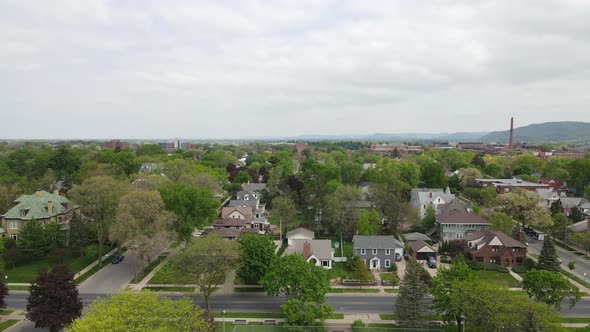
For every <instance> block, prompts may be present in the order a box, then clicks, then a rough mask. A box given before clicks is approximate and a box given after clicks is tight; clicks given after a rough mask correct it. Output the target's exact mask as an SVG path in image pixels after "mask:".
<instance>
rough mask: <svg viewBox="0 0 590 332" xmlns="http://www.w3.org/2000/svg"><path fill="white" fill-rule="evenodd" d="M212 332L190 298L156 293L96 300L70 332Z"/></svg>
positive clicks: (209, 323) (199, 309)
mask: <svg viewBox="0 0 590 332" xmlns="http://www.w3.org/2000/svg"><path fill="white" fill-rule="evenodd" d="M107 330H108V331H112V332H143V331H195V332H210V331H212V330H213V326H212V323H211V322H210V321H209V320H208V319H207V318H206V317H205V315H204V312H203V310H201V308H199V307H198V306H197V305H195V304H194V303H193V302H192V300H191V299H190V298H188V297H184V298H181V299H178V300H172V299H170V298H167V297H163V296H160V295H158V294H157V293H150V292H139V293H122V294H115V295H112V296H110V297H108V298H106V299H98V300H96V301H94V302H93V303H92V304H91V305H90V307H89V308H88V309H87V310H86V312H85V313H84V317H83V318H80V319H76V320H75V321H74V322H73V323H72V325H71V326H70V327H69V328H68V331H69V332H94V331H107Z"/></svg>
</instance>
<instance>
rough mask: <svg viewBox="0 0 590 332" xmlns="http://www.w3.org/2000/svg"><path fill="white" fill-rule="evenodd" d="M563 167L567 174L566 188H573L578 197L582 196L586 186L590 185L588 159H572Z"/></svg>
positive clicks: (589, 163) (589, 161)
mask: <svg viewBox="0 0 590 332" xmlns="http://www.w3.org/2000/svg"><path fill="white" fill-rule="evenodd" d="M565 167H566V170H567V172H568V173H569V178H568V179H567V184H568V186H571V187H573V188H574V189H575V190H576V193H578V195H580V196H581V195H583V194H584V190H585V188H586V186H588V185H589V184H590V158H584V159H574V160H572V161H570V162H569V163H568V164H567V165H566V166H565Z"/></svg>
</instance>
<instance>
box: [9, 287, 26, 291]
mask: <svg viewBox="0 0 590 332" xmlns="http://www.w3.org/2000/svg"><path fill="white" fill-rule="evenodd" d="M6 287H8V289H9V290H25V291H28V290H29V286H6Z"/></svg>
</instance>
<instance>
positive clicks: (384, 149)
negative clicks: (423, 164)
mask: <svg viewBox="0 0 590 332" xmlns="http://www.w3.org/2000/svg"><path fill="white" fill-rule="evenodd" d="M368 152H369V153H377V154H380V155H382V156H385V155H392V154H396V153H398V154H399V156H404V155H407V154H408V153H410V152H415V153H420V152H424V149H422V147H421V146H417V145H406V144H372V145H371V147H370V148H369V150H368Z"/></svg>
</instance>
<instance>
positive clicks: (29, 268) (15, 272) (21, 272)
mask: <svg viewBox="0 0 590 332" xmlns="http://www.w3.org/2000/svg"><path fill="white" fill-rule="evenodd" d="M95 260H96V257H95V256H92V257H90V256H84V257H80V255H78V254H70V255H67V256H65V257H55V256H47V257H45V258H42V259H39V260H38V261H36V262H29V263H26V264H22V265H18V266H16V267H14V268H11V269H6V275H7V276H8V278H7V279H6V282H34V281H35V278H37V275H38V274H39V270H40V269H43V268H48V269H50V268H51V267H53V265H56V264H60V263H65V264H68V265H69V267H70V270H71V271H72V272H73V273H78V272H80V270H82V269H83V268H85V267H87V266H88V265H90V264H91V263H92V262H94V261H95Z"/></svg>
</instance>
